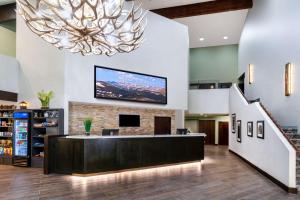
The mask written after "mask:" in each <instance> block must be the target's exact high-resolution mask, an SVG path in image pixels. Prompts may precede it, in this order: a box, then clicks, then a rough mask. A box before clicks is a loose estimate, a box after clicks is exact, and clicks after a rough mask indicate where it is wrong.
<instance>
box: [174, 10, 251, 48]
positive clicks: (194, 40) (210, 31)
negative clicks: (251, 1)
mask: <svg viewBox="0 0 300 200" xmlns="http://www.w3.org/2000/svg"><path fill="white" fill-rule="evenodd" d="M247 13H248V10H239V11H231V12H223V13H216V14H209V15H200V16H194V17H186V18H180V19H175V20H176V21H177V22H180V23H182V24H185V25H187V26H188V28H189V36H190V48H197V47H208V46H220V45H230V44H238V43H239V40H240V36H241V32H242V30H243V27H244V23H245V19H246V16H247ZM225 36H227V37H228V39H226V40H225V39H224V37H225ZM200 38H203V39H204V40H203V41H200Z"/></svg>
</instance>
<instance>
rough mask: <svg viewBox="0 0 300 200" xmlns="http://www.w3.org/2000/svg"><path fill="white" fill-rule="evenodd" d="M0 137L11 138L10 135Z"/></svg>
mask: <svg viewBox="0 0 300 200" xmlns="http://www.w3.org/2000/svg"><path fill="white" fill-rule="evenodd" d="M0 138H10V139H11V138H12V136H0Z"/></svg>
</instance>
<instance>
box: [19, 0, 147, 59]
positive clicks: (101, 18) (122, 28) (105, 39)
mask: <svg viewBox="0 0 300 200" xmlns="http://www.w3.org/2000/svg"><path fill="white" fill-rule="evenodd" d="M17 5H18V12H19V14H20V15H21V16H22V17H23V18H24V20H25V22H26V24H27V26H28V27H29V28H30V29H31V31H32V32H34V33H35V34H37V35H38V36H40V37H41V38H43V39H44V40H45V41H47V42H49V43H51V44H53V45H54V46H56V47H57V48H59V49H69V50H70V51H71V52H73V53H81V54H82V55H90V54H96V55H107V56H111V55H114V54H115V53H117V52H118V53H124V52H127V53H128V52H131V51H133V50H135V49H137V48H138V47H139V46H140V44H141V43H142V41H143V33H144V29H145V27H146V23H147V21H146V19H145V14H146V12H143V10H142V8H141V4H140V3H139V5H138V6H136V5H135V4H134V3H133V1H132V2H130V3H129V2H124V0H17Z"/></svg>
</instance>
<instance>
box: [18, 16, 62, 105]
mask: <svg viewBox="0 0 300 200" xmlns="http://www.w3.org/2000/svg"><path fill="white" fill-rule="evenodd" d="M16 57H17V60H18V61H19V63H20V79H19V85H20V93H19V100H20V101H23V100H25V101H27V102H29V107H30V108H39V107H40V106H41V105H40V102H39V100H38V98H37V93H38V92H39V91H41V90H45V91H49V90H53V91H54V93H55V97H54V99H53V100H52V101H51V103H50V106H51V107H56V108H61V107H63V106H64V95H65V94H64V62H65V57H64V52H63V51H60V50H58V49H56V48H55V47H53V46H52V45H50V44H48V43H46V42H45V41H44V40H42V39H41V38H39V37H38V36H36V35H35V34H33V33H32V32H31V31H30V30H29V28H28V27H27V26H26V25H25V23H24V20H23V19H22V18H21V17H20V16H19V15H17V56H16Z"/></svg>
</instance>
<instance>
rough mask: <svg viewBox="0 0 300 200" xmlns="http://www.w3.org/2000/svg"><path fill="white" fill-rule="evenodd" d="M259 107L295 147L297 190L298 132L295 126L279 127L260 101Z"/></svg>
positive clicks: (298, 181)
mask: <svg viewBox="0 0 300 200" xmlns="http://www.w3.org/2000/svg"><path fill="white" fill-rule="evenodd" d="M260 105H261V107H262V108H263V109H264V111H265V112H266V113H267V114H268V116H269V117H270V118H271V120H272V121H273V122H274V124H275V125H276V126H277V127H278V128H279V130H280V131H281V132H282V133H283V135H284V136H285V137H286V138H287V140H288V141H289V142H290V144H291V145H292V146H293V147H294V148H295V150H296V152H297V160H296V184H297V187H298V190H300V133H298V128H297V127H296V126H283V127H280V126H279V125H278V122H277V121H276V120H275V119H274V118H273V116H272V115H271V113H270V112H269V111H268V110H267V109H266V107H265V106H264V105H263V104H262V103H260Z"/></svg>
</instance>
